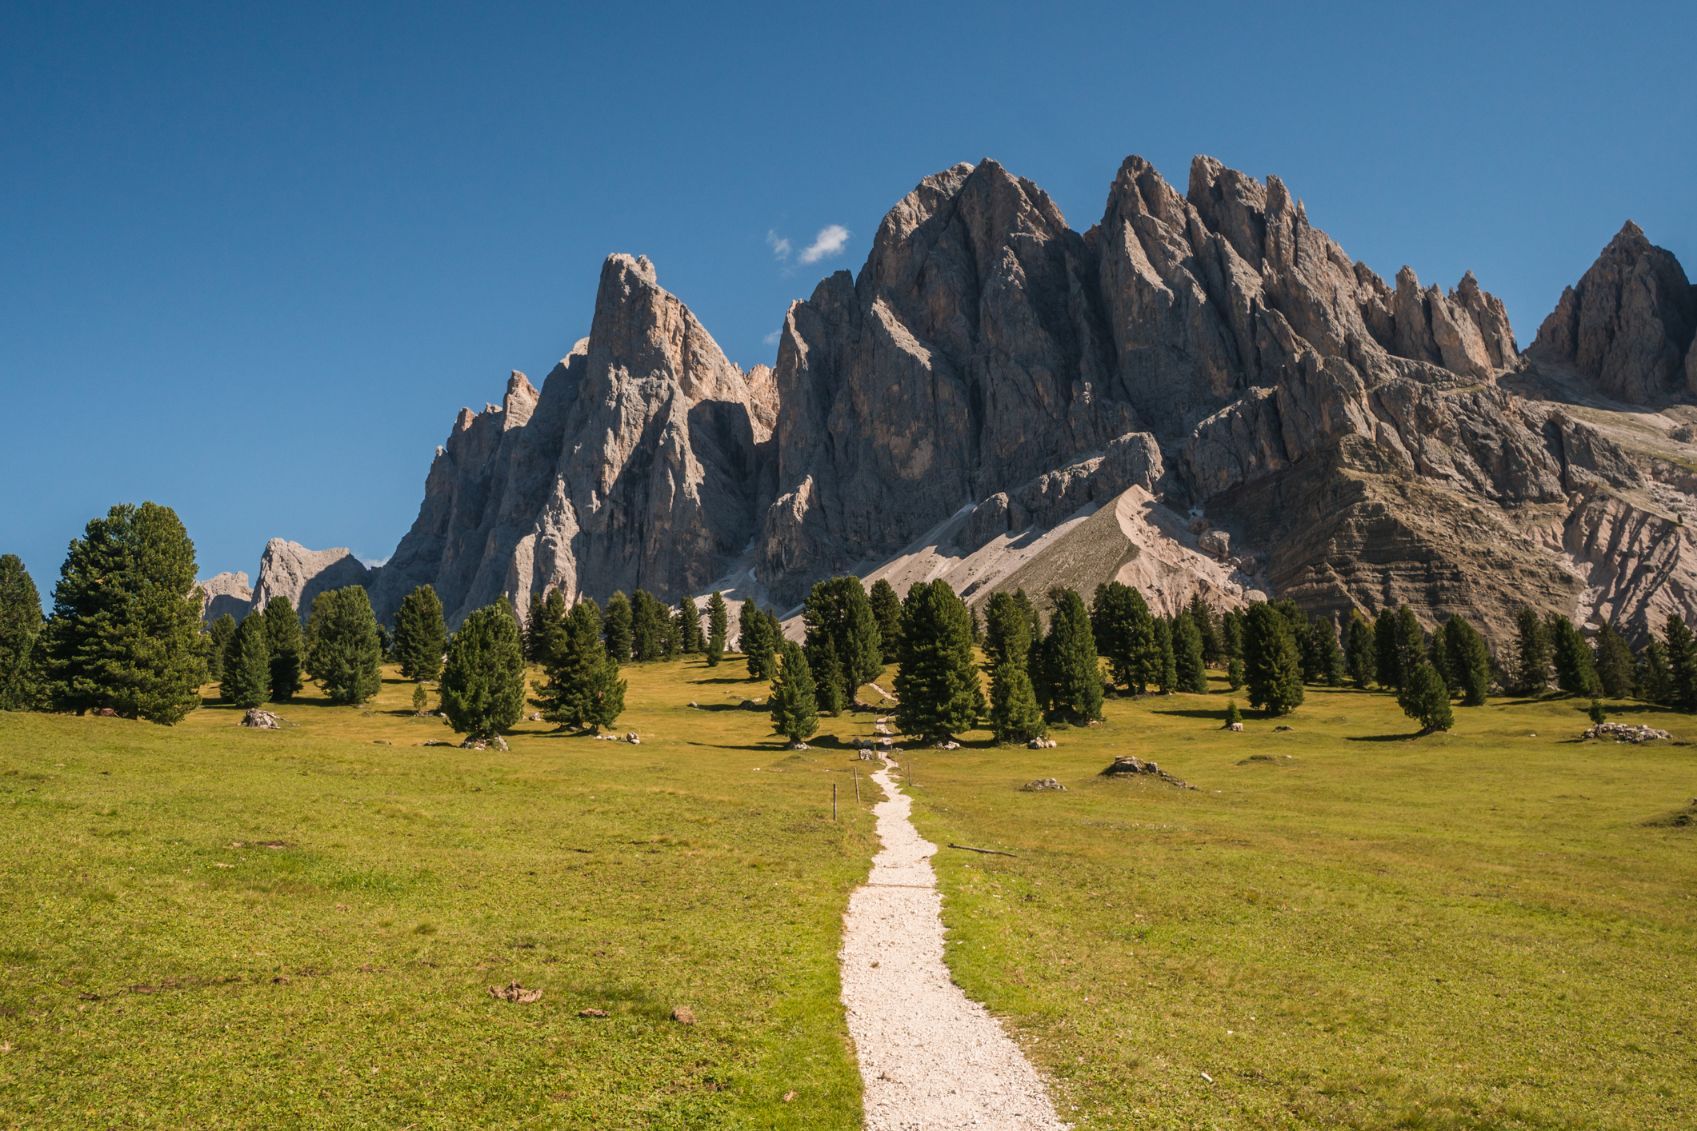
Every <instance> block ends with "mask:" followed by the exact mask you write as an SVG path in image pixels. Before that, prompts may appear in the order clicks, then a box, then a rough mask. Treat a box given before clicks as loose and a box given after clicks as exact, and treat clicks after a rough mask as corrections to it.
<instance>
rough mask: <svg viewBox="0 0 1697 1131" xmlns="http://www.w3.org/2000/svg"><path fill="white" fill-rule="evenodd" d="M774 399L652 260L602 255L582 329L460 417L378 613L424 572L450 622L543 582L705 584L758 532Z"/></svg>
mask: <svg viewBox="0 0 1697 1131" xmlns="http://www.w3.org/2000/svg"><path fill="white" fill-rule="evenodd" d="M774 411H775V406H774V405H773V403H772V397H771V394H770V391H769V382H768V381H766V380H765V378H764V377H763V376H761V375H756V378H755V380H754V381H752V382H751V381H750V379H749V377H748V376H745V375H744V374H743V373H742V371H741V370H739V369H738V368H737V367H736V366H735V365H732V364H731V363H730V362H729V361H727V360H726V358H725V356H724V354H723V353H722V352H721V351H720V349H719V347H718V345H717V344H716V343H715V342H714V341H713V338H712V337H711V336H710V335H709V334H708V333H707V331H706V330H705V329H704V328H703V327H702V326H701V324H700V323H699V322H698V321H697V320H696V318H695V316H694V315H693V314H691V313H690V311H689V309H688V308H687V307H685V306H684V304H683V303H682V302H680V301H679V300H678V299H677V298H676V297H674V296H673V295H671V294H669V293H668V292H666V291H665V290H663V289H662V288H661V287H660V286H659V283H658V281H657V278H656V275H655V271H654V267H653V265H652V264H650V263H649V262H648V260H647V259H639V258H633V257H631V256H628V255H614V256H611V257H609V258H608V260H607V261H606V263H605V265H604V266H603V268H602V272H601V283H600V289H599V291H598V293H597V297H596V303H595V315H594V319H593V322H592V324H591V327H590V333H589V337H588V338H586V339H585V340H584V341H582V342H580V343H579V344H578V346H577V347H576V348H574V349H573V351H572V352H571V354H570V355H569V356H568V357H566V358H565V359H564V360H563V361H561V362H560V364H559V365H557V366H556V367H555V368H554V370H553V372H551V373H550V374H549V375H548V377H547V379H546V380H545V381H544V383H543V386H542V390H541V392H540V393H538V392H537V391H536V389H535V388H534V387H532V385H531V384H530V382H529V381H528V380H527V379H526V378H525V377H524V375H523V374H520V373H515V374H514V375H513V376H512V378H511V380H510V381H509V382H508V385H507V393H506V396H505V398H504V400H503V402H502V403H501V404H500V405H491V406H489V407H488V408H486V409H485V410H484V411H483V412H482V413H478V414H473V413H471V412H470V411H469V410H466V411H462V412H461V414H460V417H459V419H458V420H457V421H456V422H455V425H454V430H453V432H452V433H451V434H450V435H449V437H448V441H447V443H446V444H444V445H443V447H442V448H441V449H440V450H439V451H438V452H437V455H436V460H435V462H434V463H433V464H432V465H431V469H430V474H429V477H428V478H427V480H426V482H425V497H424V503H423V505H422V506H421V507H420V510H419V515H418V518H417V520H416V521H415V522H414V523H413V527H412V529H411V530H410V531H409V532H408V533H407V535H406V537H404V538H403V539H402V540H401V543H400V545H399V546H398V547H397V548H396V550H395V553H394V556H393V557H392V558H391V559H390V561H389V562H388V564H386V565H385V566H384V568H383V570H382V571H381V573H380V574H379V576H378V579H377V582H376V584H375V586H374V588H373V602H374V604H375V606H376V607H377V610H378V612H379V615H388V614H389V613H391V612H392V611H393V610H394V609H395V608H396V607H397V606H398V605H399V604H400V600H401V598H402V597H403V596H405V595H406V593H407V592H408V591H409V590H411V589H412V588H413V587H414V586H415V585H419V584H422V583H425V582H429V583H430V584H432V585H434V586H435V587H436V589H437V592H438V594H439V595H440V596H441V598H442V602H443V606H444V608H445V609H446V610H447V614H448V617H449V620H450V623H457V622H458V621H459V620H461V619H463V618H464V616H465V615H466V614H467V613H469V612H470V611H471V610H472V609H474V608H476V607H478V606H480V605H484V604H487V603H489V602H491V601H495V600H498V599H501V598H503V597H505V598H508V599H511V600H512V601H513V602H514V603H515V604H516V605H517V606H518V608H519V610H520V611H521V612H523V611H524V610H525V609H526V608H527V607H528V605H529V602H530V599H531V597H532V596H533V595H535V594H539V593H541V592H544V591H546V590H547V589H550V588H560V589H562V590H563V591H564V592H565V594H566V595H567V597H568V599H570V598H575V596H576V595H577V594H580V593H582V594H587V595H589V596H592V597H595V598H597V599H605V598H606V597H607V596H609V595H610V594H611V593H612V592H613V591H614V590H616V589H625V590H629V589H631V588H633V587H635V586H639V585H640V586H643V587H645V588H647V589H650V590H652V591H654V592H657V593H664V594H672V595H676V594H678V593H681V592H684V591H686V590H693V589H697V588H699V587H701V586H703V585H706V584H707V583H708V582H709V581H711V580H713V578H715V577H716V576H718V571H720V570H721V569H723V568H724V567H725V565H726V564H727V563H728V562H729V560H730V559H732V558H733V557H735V556H736V555H737V554H738V553H739V552H741V551H742V550H743V549H744V548H745V547H746V546H747V545H748V543H749V541H750V539H751V538H752V537H753V533H754V514H755V492H756V488H757V467H756V445H757V438H763V437H764V436H766V435H768V434H769V433H770V429H771V421H772V417H773V414H774Z"/></svg>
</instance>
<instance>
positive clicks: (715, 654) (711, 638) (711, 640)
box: [707, 589, 731, 668]
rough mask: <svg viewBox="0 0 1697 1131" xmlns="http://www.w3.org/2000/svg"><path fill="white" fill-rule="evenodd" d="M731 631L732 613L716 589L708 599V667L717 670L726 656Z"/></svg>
mask: <svg viewBox="0 0 1697 1131" xmlns="http://www.w3.org/2000/svg"><path fill="white" fill-rule="evenodd" d="M730 629H731V613H730V610H729V609H727V608H726V607H725V598H724V597H722V596H721V595H720V594H719V591H718V590H717V589H715V590H714V591H713V594H712V596H710V597H708V598H707V666H708V667H710V668H716V667H718V666H719V661H720V660H721V659H723V658H724V656H725V640H726V638H727V635H728V634H729V632H730Z"/></svg>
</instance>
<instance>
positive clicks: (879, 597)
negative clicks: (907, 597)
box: [867, 577, 902, 664]
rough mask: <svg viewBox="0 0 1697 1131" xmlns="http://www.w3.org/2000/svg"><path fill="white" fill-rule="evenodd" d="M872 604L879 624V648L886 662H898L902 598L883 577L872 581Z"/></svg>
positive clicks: (874, 617) (869, 597)
mask: <svg viewBox="0 0 1697 1131" xmlns="http://www.w3.org/2000/svg"><path fill="white" fill-rule="evenodd" d="M867 600H868V601H869V602H870V603H871V605H872V619H873V620H874V621H876V622H877V624H878V648H879V651H880V653H882V657H883V661H884V663H886V664H893V663H895V662H896V657H897V656H899V655H900V654H901V631H902V599H901V598H900V597H898V596H896V590H895V587H894V586H892V585H891V584H890V583H889V582H888V581H885V580H884V579H883V578H881V577H880V578H879V579H878V580H877V581H874V582H873V583H872V589H871V591H870V592H869V593H868V594H867Z"/></svg>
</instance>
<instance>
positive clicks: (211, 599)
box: [200, 572, 253, 624]
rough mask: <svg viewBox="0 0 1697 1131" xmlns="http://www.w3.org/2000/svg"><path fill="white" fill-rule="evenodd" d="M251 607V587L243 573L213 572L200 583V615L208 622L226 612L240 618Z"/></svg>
mask: <svg viewBox="0 0 1697 1131" xmlns="http://www.w3.org/2000/svg"><path fill="white" fill-rule="evenodd" d="M252 607H253V587H252V586H251V585H249V584H248V578H247V574H245V573H240V572H236V573H230V572H225V573H220V574H214V575H213V576H212V577H209V578H207V579H206V580H205V581H202V582H201V583H200V617H201V619H202V620H203V621H205V622H206V623H208V624H210V623H212V622H213V621H215V620H217V619H218V618H219V617H221V616H223V615H225V614H226V613H228V614H229V615H230V616H233V617H235V618H236V619H237V620H241V619H242V618H243V617H245V616H247V613H248V610H249V609H251V608H252Z"/></svg>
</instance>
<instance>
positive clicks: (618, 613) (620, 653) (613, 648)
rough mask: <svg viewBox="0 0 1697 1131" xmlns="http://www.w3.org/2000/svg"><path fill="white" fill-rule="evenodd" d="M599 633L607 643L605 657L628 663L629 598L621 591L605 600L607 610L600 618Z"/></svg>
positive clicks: (617, 662) (629, 646)
mask: <svg viewBox="0 0 1697 1131" xmlns="http://www.w3.org/2000/svg"><path fill="white" fill-rule="evenodd" d="M601 632H602V635H603V636H604V637H605V638H606V641H607V655H609V656H611V657H613V662H614V663H615V664H628V663H630V649H631V608H630V598H629V597H626V596H625V595H624V593H623V592H622V591H621V592H618V593H614V594H613V595H612V596H611V597H609V598H607V609H606V612H605V613H604V614H603V616H602V618H601Z"/></svg>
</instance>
